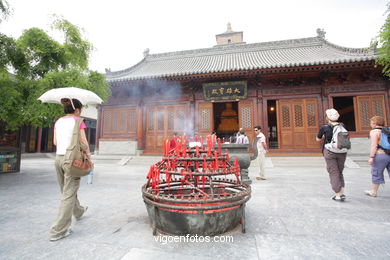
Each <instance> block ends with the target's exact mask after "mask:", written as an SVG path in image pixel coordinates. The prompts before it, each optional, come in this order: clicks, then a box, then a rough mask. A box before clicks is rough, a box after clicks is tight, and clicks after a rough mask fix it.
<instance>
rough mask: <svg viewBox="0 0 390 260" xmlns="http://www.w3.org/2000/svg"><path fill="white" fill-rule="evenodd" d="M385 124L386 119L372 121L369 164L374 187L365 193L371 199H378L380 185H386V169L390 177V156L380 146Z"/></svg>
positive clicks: (375, 117)
mask: <svg viewBox="0 0 390 260" xmlns="http://www.w3.org/2000/svg"><path fill="white" fill-rule="evenodd" d="M384 123H385V119H384V118H383V117H381V116H374V117H372V118H371V119H370V125H371V128H372V130H371V131H370V139H371V146H370V158H369V160H368V163H369V164H370V165H371V175H372V185H371V190H366V191H364V193H365V194H366V195H368V196H370V197H376V196H377V195H378V189H379V185H381V184H384V183H385V178H384V174H383V173H384V171H385V169H387V173H388V174H389V177H390V154H387V153H386V152H385V150H384V149H383V147H381V146H380V139H381V134H382V128H383V125H384Z"/></svg>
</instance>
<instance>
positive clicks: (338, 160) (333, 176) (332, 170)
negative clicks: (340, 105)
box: [316, 108, 347, 201]
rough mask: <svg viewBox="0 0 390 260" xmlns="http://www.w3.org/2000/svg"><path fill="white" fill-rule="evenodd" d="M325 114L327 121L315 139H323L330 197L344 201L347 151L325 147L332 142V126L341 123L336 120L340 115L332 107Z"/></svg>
mask: <svg viewBox="0 0 390 260" xmlns="http://www.w3.org/2000/svg"><path fill="white" fill-rule="evenodd" d="M325 114H326V120H327V122H328V123H327V124H326V125H323V126H321V127H320V130H319V132H318V134H317V136H316V141H318V142H320V141H323V145H322V152H323V155H324V158H325V162H326V169H327V171H328V173H329V178H330V184H331V186H332V189H333V191H334V192H335V195H334V196H333V197H332V199H333V200H335V201H344V200H345V199H346V195H345V194H344V187H345V183H344V175H343V170H344V163H345V160H346V158H347V153H346V152H344V153H336V152H332V151H330V150H329V149H327V148H326V144H329V143H331V142H332V137H333V130H334V127H335V126H337V125H340V124H341V123H339V122H338V121H337V120H338V119H339V117H340V115H339V113H338V112H337V110H336V109H334V108H331V109H327V110H326V111H325ZM341 125H342V124H341Z"/></svg>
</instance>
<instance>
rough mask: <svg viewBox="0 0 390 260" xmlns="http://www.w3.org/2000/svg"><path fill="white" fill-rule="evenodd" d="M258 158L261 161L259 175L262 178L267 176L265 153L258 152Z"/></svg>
mask: <svg viewBox="0 0 390 260" xmlns="http://www.w3.org/2000/svg"><path fill="white" fill-rule="evenodd" d="M257 160H258V161H259V167H260V171H259V176H260V177H261V178H265V169H264V165H265V153H258V154H257Z"/></svg>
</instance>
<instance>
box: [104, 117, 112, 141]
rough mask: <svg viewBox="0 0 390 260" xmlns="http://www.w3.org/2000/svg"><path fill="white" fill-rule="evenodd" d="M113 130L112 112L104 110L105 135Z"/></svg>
mask: <svg viewBox="0 0 390 260" xmlns="http://www.w3.org/2000/svg"><path fill="white" fill-rule="evenodd" d="M109 132H111V112H110V111H103V136H104V135H105V134H107V133H109Z"/></svg>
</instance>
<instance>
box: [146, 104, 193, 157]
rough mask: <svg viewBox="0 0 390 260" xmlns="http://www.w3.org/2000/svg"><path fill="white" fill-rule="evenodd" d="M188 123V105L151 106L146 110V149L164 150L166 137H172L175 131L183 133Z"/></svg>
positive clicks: (179, 133)
mask: <svg viewBox="0 0 390 260" xmlns="http://www.w3.org/2000/svg"><path fill="white" fill-rule="evenodd" d="M188 123H189V122H188V106H187V105H171V106H164V105H163V106H155V107H149V108H148V109H147V112H146V150H149V151H155V152H162V149H163V148H162V147H163V142H164V139H169V138H171V137H172V136H173V133H174V132H177V133H178V135H182V134H183V133H184V128H185V125H186V124H188Z"/></svg>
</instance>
